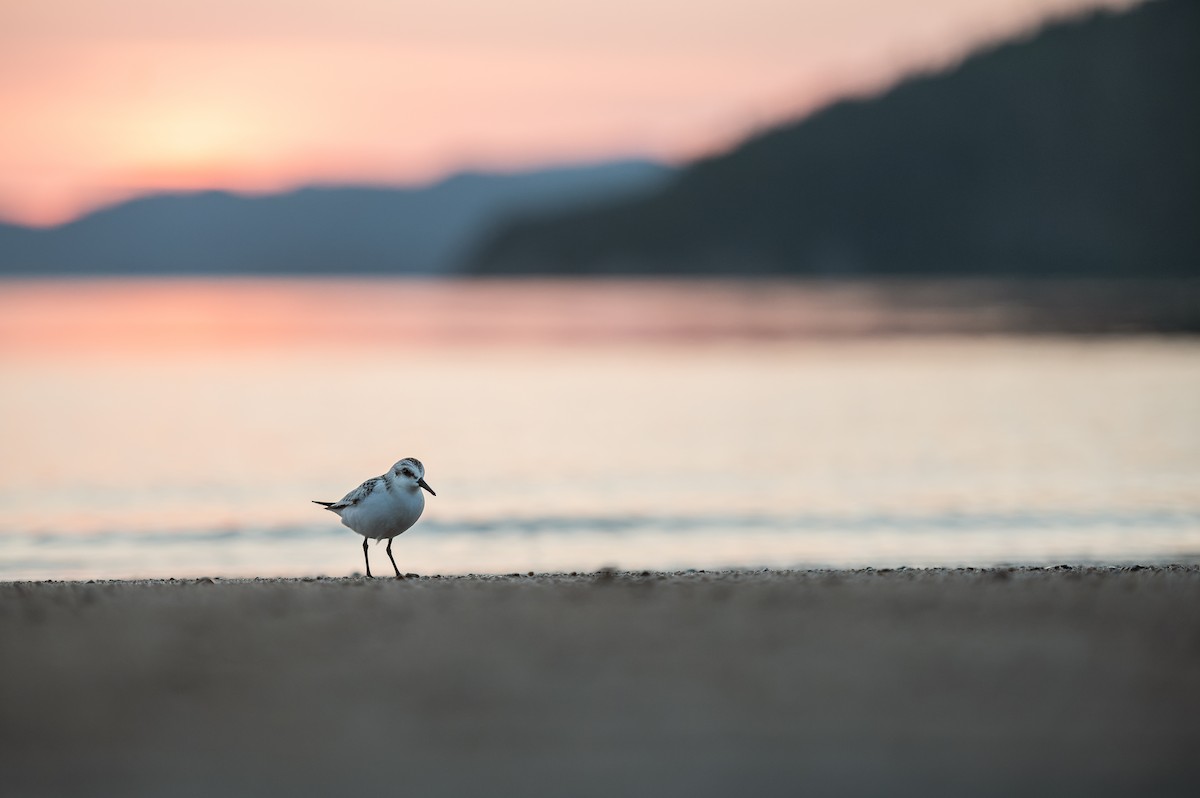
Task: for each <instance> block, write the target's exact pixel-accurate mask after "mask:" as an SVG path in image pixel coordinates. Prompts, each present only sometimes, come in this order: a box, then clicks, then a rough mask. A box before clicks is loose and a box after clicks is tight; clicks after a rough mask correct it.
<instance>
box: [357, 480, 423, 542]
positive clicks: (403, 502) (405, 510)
mask: <svg viewBox="0 0 1200 798" xmlns="http://www.w3.org/2000/svg"><path fill="white" fill-rule="evenodd" d="M424 509H425V497H424V496H423V495H422V494H421V491H420V489H419V488H417V487H415V486H414V487H413V488H412V489H409V488H407V487H401V486H399V485H393V486H392V487H391V488H386V487H384V486H380V487H378V488H376V489H375V490H373V491H372V492H371V494H370V495H369V496H367V497H366V498H364V499H363V500H362V501H360V502H358V503H357V504H355V505H353V506H351V507H347V508H346V509H344V510H342V512H341V513H340V515H341V517H342V523H343V524H345V525H346V526H348V527H350V528H351V529H353V530H354V531H355V532H357V533H358V534H360V535H362V536H363V537H368V538H376V539H382V538H394V537H395V536H396V535H399V534H400V533H402V532H404V531H405V530H407V529H408V528H409V527H411V526H412V525H413V524H415V523H417V519H418V518H420V517H421V512H422V511H423V510H424Z"/></svg>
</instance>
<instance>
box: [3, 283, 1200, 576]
mask: <svg viewBox="0 0 1200 798" xmlns="http://www.w3.org/2000/svg"><path fill="white" fill-rule="evenodd" d="M878 293H879V291H878V287H874V288H872V287H871V286H866V287H863V286H859V287H857V288H856V287H853V286H845V285H837V284H828V285H819V284H815V285H804V284H751V285H735V284H722V283H712V282H696V283H646V282H611V283H602V284H573V283H546V282H528V281H512V282H504V281H499V282H484V283H420V282H417V283H413V282H403V281H382V280H376V281H357V282H354V281H346V282H334V281H322V280H279V281H248V280H191V281H179V280H176V281H171V280H157V281H156V280H113V281H96V282H88V281H78V282H49V281H45V282H42V281H13V282H8V283H4V284H2V285H0V369H2V370H0V374H2V375H3V377H2V379H3V390H2V391H0V440H2V441H3V446H4V452H5V457H3V458H0V579H45V578H53V579H65V578H120V577H139V576H175V577H188V576H201V575H209V576H220V575H227V576H235V575H243V576H245V575H259V576H274V575H307V574H348V573H352V572H354V571H358V570H361V568H362V564H361V549H360V546H359V541H360V539H359V538H358V537H357V536H356V535H354V534H353V533H351V532H350V531H348V530H346V529H345V528H343V527H341V526H340V525H339V524H338V523H337V519H336V518H334V517H333V516H332V515H331V514H329V513H326V512H323V511H321V510H320V509H319V508H317V507H316V506H315V505H312V504H310V503H309V500H310V499H325V500H329V499H336V498H339V497H340V496H341V495H342V494H343V493H345V492H346V491H348V490H349V489H350V488H352V487H354V486H355V485H356V484H357V483H358V482H359V481H361V480H362V479H364V478H366V477H368V476H372V475H375V474H379V473H381V472H382V471H383V470H384V469H385V468H386V467H387V466H389V465H390V464H391V463H392V462H393V461H395V460H396V459H399V458H400V457H402V456H409V455H411V456H416V457H419V458H420V459H421V460H422V461H423V462H424V463H425V465H426V469H427V478H428V480H429V482H430V484H432V485H433V487H434V488H435V489H436V490H437V492H438V495H437V497H436V498H430V499H429V500H428V502H427V505H426V514H425V518H424V519H423V520H422V521H421V522H420V523H419V524H418V525H417V527H415V528H414V529H413V530H412V531H410V532H409V533H407V534H405V535H404V536H403V537H402V538H399V539H398V540H397V542H396V545H395V547H394V550H395V553H396V557H397V560H398V562H400V563H401V567H402V568H403V569H405V570H408V571H413V572H418V573H471V572H475V573H479V572H499V573H507V572H513V571H521V572H524V571H531V570H533V571H543V570H564V571H570V570H592V569H595V568H598V567H601V566H605V565H613V566H617V567H623V568H635V569H642V568H718V567H729V566H741V567H760V566H761V567H790V566H867V565H870V566H876V567H894V566H899V565H913V566H917V565H991V564H997V563H1056V562H1133V561H1139V562H1147V561H1182V560H1195V559H1196V558H1197V557H1198V556H1200V413H1197V407H1200V402H1198V400H1200V342H1197V341H1195V340H1193V339H1186V338H1181V339H1164V338H1153V337H1123V338H1122V337H1108V338H1094V339H1083V338H1053V337H1044V336H1043V337H1036V338H1032V337H1027V338H1023V337H1016V336H1007V337H1005V336H986V337H984V336H964V335H953V334H939V335H924V336H913V335H898V336H897V335H880V334H879V331H880V330H888V329H894V328H896V327H897V318H898V314H899V315H903V312H904V311H902V310H897V309H895V308H889V307H887V306H886V305H882V304H880V303H879V302H878V301H877V297H878ZM921 313H923V314H926V315H927V314H928V311H927V310H922V311H921ZM899 326H901V327H903V326H904V325H903V324H900V325H899ZM934 326H935V327H936V325H934ZM950 326H955V325H950ZM957 326H958V327H962V325H961V324H959V325H957ZM925 328H926V329H929V328H930V325H928V324H926V325H925ZM372 553H373V554H374V555H375V557H374V559H375V563H376V566H377V567H376V570H377V571H378V572H380V573H386V572H387V561H386V557H385V555H384V554H383V552H382V550H379V551H377V552H376V551H375V550H374V549H373V550H372Z"/></svg>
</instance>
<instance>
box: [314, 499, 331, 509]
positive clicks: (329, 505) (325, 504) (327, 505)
mask: <svg viewBox="0 0 1200 798" xmlns="http://www.w3.org/2000/svg"><path fill="white" fill-rule="evenodd" d="M312 503H313V504H319V505H321V506H322V507H332V506H333V505H334V502H319V501H317V500H316V499H313V500H312Z"/></svg>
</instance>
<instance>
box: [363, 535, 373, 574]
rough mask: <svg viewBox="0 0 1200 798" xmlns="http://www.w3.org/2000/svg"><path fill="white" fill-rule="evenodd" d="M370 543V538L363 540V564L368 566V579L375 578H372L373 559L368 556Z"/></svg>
mask: <svg viewBox="0 0 1200 798" xmlns="http://www.w3.org/2000/svg"><path fill="white" fill-rule="evenodd" d="M370 542H371V539H370V538H363V562H365V563H366V564H367V579H373V578H374V577H372V576H371V558H370V557H368V556H367V544H368V543H370Z"/></svg>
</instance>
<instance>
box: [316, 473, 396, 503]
mask: <svg viewBox="0 0 1200 798" xmlns="http://www.w3.org/2000/svg"><path fill="white" fill-rule="evenodd" d="M382 483H383V477H372V478H371V479H368V480H367V481H366V482H364V483H363V484H361V485H359V486H358V487H357V488H355V489H354V490H352V491H350V492H349V493H347V494H346V495H345V496H343V497H342V498H340V499H338V500H337V501H335V502H332V503H330V504H328V505H326V509H328V510H344V509H346V508H347V507H353V506H354V505H356V504H358V503H359V502H360V501H362V500H363V499H365V498H367V497H368V496H370V495H371V493H372V492H373V491H374V490H375V489H376V488H377V487H379V486H380V485H381V484H382ZM317 503H318V504H325V503H324V502H317Z"/></svg>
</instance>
